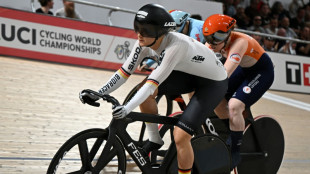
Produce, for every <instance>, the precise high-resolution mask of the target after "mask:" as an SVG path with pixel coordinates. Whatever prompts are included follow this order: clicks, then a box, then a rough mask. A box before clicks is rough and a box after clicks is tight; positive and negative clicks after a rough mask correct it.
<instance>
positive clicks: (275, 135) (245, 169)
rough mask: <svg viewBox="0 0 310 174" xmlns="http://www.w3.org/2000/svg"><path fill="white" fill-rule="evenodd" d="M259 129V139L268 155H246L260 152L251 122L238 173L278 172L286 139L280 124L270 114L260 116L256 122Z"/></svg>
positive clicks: (245, 137)
mask: <svg viewBox="0 0 310 174" xmlns="http://www.w3.org/2000/svg"><path fill="white" fill-rule="evenodd" d="M253 124H255V126H256V127H257V129H258V130H259V135H260V136H259V137H258V138H259V139H260V140H261V141H260V144H261V145H262V148H263V149H264V150H265V152H266V155H245V154H247V153H248V154H250V153H253V152H259V151H260V149H258V148H259V147H258V142H256V139H255V135H254V132H253V129H251V127H252V125H251V124H249V125H248V126H247V127H246V129H245V131H244V134H243V143H242V146H241V156H242V159H241V163H240V164H239V165H238V166H237V171H238V174H248V173H251V174H262V173H264V174H275V173H277V172H278V170H279V168H280V166H281V163H282V160H283V155H284V148H285V141H284V135H283V131H282V128H281V126H280V124H279V123H278V122H277V121H276V120H275V119H274V118H272V117H270V116H258V117H256V118H254V123H253Z"/></svg>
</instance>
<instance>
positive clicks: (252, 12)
mask: <svg viewBox="0 0 310 174" xmlns="http://www.w3.org/2000/svg"><path fill="white" fill-rule="evenodd" d="M250 2H251V4H250V6H248V7H246V8H245V11H244V12H245V14H246V15H247V16H248V17H249V18H250V19H253V18H254V16H256V15H257V14H259V12H258V4H259V2H260V0H251V1H250ZM250 25H252V21H251V20H250Z"/></svg>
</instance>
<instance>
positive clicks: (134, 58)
mask: <svg viewBox="0 0 310 174" xmlns="http://www.w3.org/2000/svg"><path fill="white" fill-rule="evenodd" d="M141 49H142V48H141V47H140V46H139V47H137V48H136V50H135V53H134V54H133V58H132V59H131V62H130V64H129V66H128V69H129V70H132V69H133V68H134V67H135V65H136V63H137V59H138V57H139V54H140V52H141Z"/></svg>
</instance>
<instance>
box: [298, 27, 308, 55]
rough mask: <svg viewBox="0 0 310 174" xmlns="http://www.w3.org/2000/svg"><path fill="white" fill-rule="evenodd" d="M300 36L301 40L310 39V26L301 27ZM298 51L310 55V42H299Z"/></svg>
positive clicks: (300, 53)
mask: <svg viewBox="0 0 310 174" xmlns="http://www.w3.org/2000/svg"><path fill="white" fill-rule="evenodd" d="M299 38H300V39H301V40H306V41H310V27H307V26H304V27H303V28H301V30H300V37H299ZM296 53H297V54H298V55H303V56H310V44H306V43H297V46H296Z"/></svg>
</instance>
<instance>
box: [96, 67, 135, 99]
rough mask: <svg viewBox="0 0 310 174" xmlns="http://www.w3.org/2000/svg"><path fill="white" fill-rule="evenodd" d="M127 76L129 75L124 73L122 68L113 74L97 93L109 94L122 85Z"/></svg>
mask: <svg viewBox="0 0 310 174" xmlns="http://www.w3.org/2000/svg"><path fill="white" fill-rule="evenodd" d="M129 76H130V74H129V73H128V72H126V71H125V70H124V69H123V68H120V69H119V70H118V71H116V72H115V73H114V74H113V76H112V77H111V78H110V80H108V82H107V83H106V84H105V85H103V87H102V88H100V89H99V92H100V93H103V94H110V93H111V92H113V91H114V90H116V89H117V88H119V87H120V86H121V85H122V84H124V83H125V82H126V80H127V79H128V77H129Z"/></svg>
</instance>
